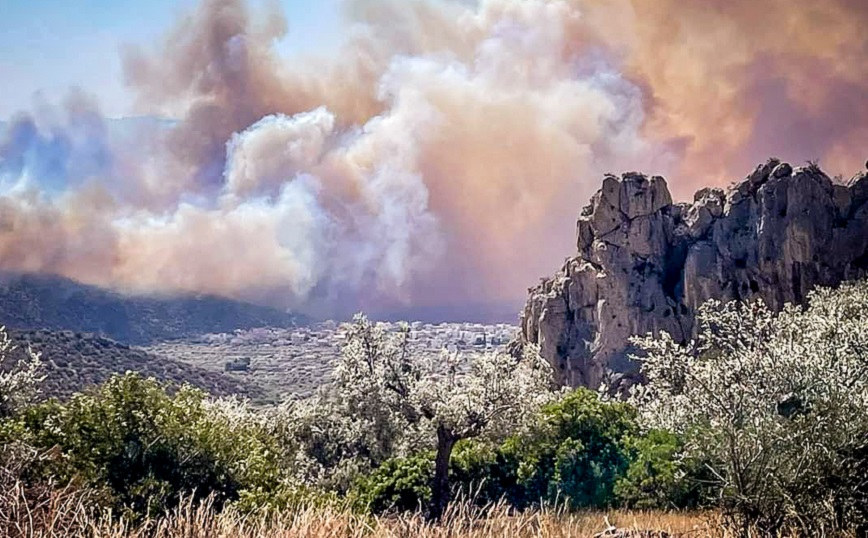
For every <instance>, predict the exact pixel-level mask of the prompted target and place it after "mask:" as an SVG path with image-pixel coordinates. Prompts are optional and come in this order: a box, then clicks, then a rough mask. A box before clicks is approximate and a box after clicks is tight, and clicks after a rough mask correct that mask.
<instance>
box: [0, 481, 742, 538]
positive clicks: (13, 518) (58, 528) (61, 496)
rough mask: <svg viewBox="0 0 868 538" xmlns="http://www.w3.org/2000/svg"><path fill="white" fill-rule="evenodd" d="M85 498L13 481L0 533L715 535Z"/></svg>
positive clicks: (453, 514)
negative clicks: (116, 512)
mask: <svg viewBox="0 0 868 538" xmlns="http://www.w3.org/2000/svg"><path fill="white" fill-rule="evenodd" d="M87 501H88V497H87V495H85V494H82V493H81V492H76V491H73V490H70V489H54V490H51V491H48V490H42V491H37V492H34V491H30V490H25V489H24V488H23V487H21V485H20V484H15V485H14V486H13V487H12V488H7V489H5V490H4V491H2V492H0V536H4V537H9V538H25V537H26V538H72V537H76V538H77V537H84V538H121V537H131V538H305V537H310V538H331V537H335V538H351V537H359V538H361V537H371V538H416V537H419V538H452V537H454V538H459V537H460V538H491V537H500V536H504V537H516V538H580V537H581V538H584V537H592V536H595V535H601V533H603V532H604V531H606V529H607V528H608V526H609V524H611V525H613V526H614V527H617V528H618V529H619V531H618V532H614V531H610V532H609V533H605V534H602V536H607V537H624V538H626V537H633V538H641V537H647V538H652V537H663V536H667V537H718V538H727V537H729V536H730V535H729V534H727V533H726V532H725V531H723V530H722V527H721V526H720V524H719V520H718V517H717V516H716V515H715V514H713V513H663V512H647V513H643V512H636V513H631V512H612V513H609V514H605V513H601V512H587V513H578V514H575V513H573V514H569V513H566V512H562V511H557V510H544V511H538V512H526V513H522V514H514V513H510V511H509V510H508V509H506V508H505V507H503V506H496V507H492V508H489V509H488V510H479V509H473V508H471V507H470V506H469V505H455V506H453V507H452V508H451V509H450V511H449V513H448V514H447V517H446V520H445V522H444V523H443V524H441V525H433V524H430V523H427V522H426V521H425V520H424V519H423V518H422V517H420V516H419V515H407V516H395V517H383V518H375V517H365V516H361V515H358V514H354V513H352V512H350V511H349V510H344V509H340V508H321V507H320V508H310V509H299V510H294V511H287V512H284V513H280V514H276V515H270V516H269V515H242V514H239V513H236V512H233V511H225V512H223V513H220V514H218V513H216V512H215V511H214V510H212V508H211V507H210V506H209V505H208V504H207V503H206V504H204V505H193V504H192V503H186V504H184V505H183V506H182V507H180V508H178V509H177V510H175V511H174V512H173V513H171V514H169V515H167V516H166V517H164V518H161V519H158V520H154V521H148V522H145V524H142V525H131V524H129V523H128V522H125V521H123V520H122V519H119V518H113V517H111V514H106V513H103V514H97V513H96V512H95V511H93V510H90V509H88V508H87V505H88V502H87Z"/></svg>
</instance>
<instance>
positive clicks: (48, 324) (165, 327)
mask: <svg viewBox="0 0 868 538" xmlns="http://www.w3.org/2000/svg"><path fill="white" fill-rule="evenodd" d="M308 322H309V320H308V319H307V318H305V317H304V316H300V315H297V314H292V313H287V312H283V311H280V310H276V309H273V308H268V307H264V306H258V305H253V304H249V303H243V302H238V301H232V300H229V299H223V298H220V297H209V296H195V297H194V296H188V297H180V298H159V297H128V296H124V295H121V294H118V293H114V292H111V291H107V290H104V289H101V288H96V287H93V286H86V285H83V284H79V283H77V282H74V281H72V280H69V279H65V278H61V277H56V276H46V275H19V274H14V275H5V276H3V277H2V278H0V324H4V325H6V326H7V327H10V328H16V329H48V330H71V331H77V332H90V333H96V334H99V335H103V336H106V337H109V338H111V339H113V340H117V341H119V342H124V343H126V344H133V345H144V344H149V343H153V342H160V341H166V340H173V339H177V338H184V337H189V336H196V335H200V334H205V333H219V332H231V331H233V330H235V329H250V328H256V327H292V326H296V325H305V324H307V323H308Z"/></svg>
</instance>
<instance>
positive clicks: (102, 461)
mask: <svg viewBox="0 0 868 538" xmlns="http://www.w3.org/2000/svg"><path fill="white" fill-rule="evenodd" d="M233 412H234V411H233V409H231V401H228V402H227V401H223V402H222V403H219V404H213V403H211V402H209V401H208V400H207V399H206V397H205V394H204V393H203V392H201V391H199V390H197V389H193V388H190V387H182V388H181V389H179V390H178V391H177V392H175V393H174V394H169V393H168V392H167V391H166V387H164V386H163V385H161V384H159V383H158V382H156V381H154V380H152V379H144V378H142V377H140V376H139V375H137V374H127V375H125V376H118V377H115V378H112V379H111V380H109V381H108V382H107V383H106V384H105V385H103V386H102V387H100V388H99V389H98V390H93V391H91V392H87V393H83V394H79V395H76V396H74V397H73V398H72V399H71V400H70V401H69V402H68V403H65V404H61V403H58V402H49V403H45V404H42V405H39V406H36V407H34V408H32V409H30V410H28V411H27V412H26V413H25V414H24V416H23V417H22V419H21V423H22V424H23V426H24V428H25V431H26V437H25V439H26V440H27V441H29V442H30V443H31V444H32V445H33V446H35V447H41V448H50V447H57V449H58V450H59V451H60V452H61V454H62V458H59V459H54V460H50V461H48V462H46V463H45V465H46V467H45V468H44V469H41V471H38V472H42V473H44V474H50V475H51V477H52V478H54V479H59V480H61V481H62V482H63V481H70V480H73V479H79V480H83V481H84V482H85V483H86V484H88V485H90V486H91V487H93V488H97V489H100V488H102V489H104V490H105V492H106V493H107V494H108V495H109V496H110V498H111V500H112V504H113V505H115V506H116V507H117V508H120V509H124V510H127V511H130V512H132V513H133V514H138V515H144V514H154V513H158V512H161V511H163V510H165V509H168V508H171V507H173V506H175V505H177V503H178V502H179V500H180V499H181V498H182V497H183V496H190V495H192V496H193V497H194V498H204V497H207V496H212V497H213V499H214V501H215V502H216V503H217V505H218V506H219V505H220V504H222V503H225V502H227V501H232V500H235V499H237V498H238V497H239V494H240V492H241V491H242V490H244V489H249V488H268V489H276V488H277V486H278V481H279V479H280V476H281V472H280V466H279V464H278V462H277V460H276V453H277V452H276V451H275V450H274V449H273V447H272V441H271V440H270V439H269V438H268V437H267V436H265V435H264V432H263V429H262V428H261V427H260V425H258V424H256V423H255V422H251V421H250V420H249V417H248V416H246V415H245V416H243V417H241V418H242V419H243V420H238V417H235V416H233Z"/></svg>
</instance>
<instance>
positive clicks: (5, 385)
mask: <svg viewBox="0 0 868 538" xmlns="http://www.w3.org/2000/svg"><path fill="white" fill-rule="evenodd" d="M15 349H16V348H15V345H14V344H13V343H12V340H11V339H10V338H9V334H8V333H7V332H6V328H5V327H0V419H2V418H8V417H10V416H11V415H13V414H14V413H15V412H16V411H17V410H19V409H20V408H21V407H23V406H26V405H27V404H29V403H30V402H32V401H33V398H34V397H35V396H37V395H38V394H39V385H40V383H42V380H43V379H44V377H43V376H42V375H41V373H40V372H41V369H42V362H41V361H40V359H39V354H37V353H34V352H33V350H31V349H30V348H29V347H28V348H27V349H26V350H25V358H24V360H21V361H19V362H18V363H17V364H14V365H8V364H7V361H10V360H11V359H12V353H13V352H14V351H15Z"/></svg>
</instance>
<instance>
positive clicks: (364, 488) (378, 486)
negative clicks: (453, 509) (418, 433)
mask: <svg viewBox="0 0 868 538" xmlns="http://www.w3.org/2000/svg"><path fill="white" fill-rule="evenodd" d="M433 477H434V458H433V454H429V453H425V454H420V455H417V456H413V457H411V458H394V459H391V460H388V461H386V462H385V463H383V465H381V466H380V467H378V468H377V469H376V470H375V471H374V472H373V473H371V474H370V476H367V477H362V478H360V479H359V480H358V482H357V484H356V487H355V489H354V492H353V496H354V497H355V499H356V503H357V504H358V505H359V506H360V507H362V508H364V509H366V510H370V511H372V512H374V513H380V512H390V511H398V512H405V511H413V510H419V509H420V508H421V507H424V506H426V505H427V504H428V503H430V502H431V496H432V492H431V482H432V479H433Z"/></svg>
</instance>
